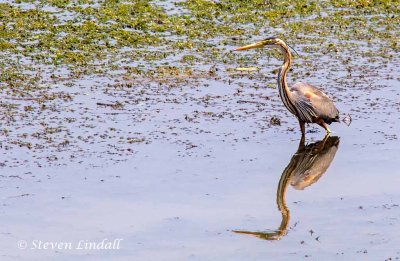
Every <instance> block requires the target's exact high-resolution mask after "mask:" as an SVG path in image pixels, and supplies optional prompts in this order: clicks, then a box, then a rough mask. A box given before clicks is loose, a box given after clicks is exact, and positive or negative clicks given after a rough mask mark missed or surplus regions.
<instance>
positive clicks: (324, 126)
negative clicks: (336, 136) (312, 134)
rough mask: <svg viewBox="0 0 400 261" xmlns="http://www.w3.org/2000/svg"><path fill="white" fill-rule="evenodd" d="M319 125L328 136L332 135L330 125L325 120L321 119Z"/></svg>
mask: <svg viewBox="0 0 400 261" xmlns="http://www.w3.org/2000/svg"><path fill="white" fill-rule="evenodd" d="M317 124H318V125H319V126H321V127H322V128H324V129H325V130H326V134H331V133H332V132H331V130H330V129H329V127H328V124H326V123H325V122H324V120H322V119H320V120H319V121H318V122H317Z"/></svg>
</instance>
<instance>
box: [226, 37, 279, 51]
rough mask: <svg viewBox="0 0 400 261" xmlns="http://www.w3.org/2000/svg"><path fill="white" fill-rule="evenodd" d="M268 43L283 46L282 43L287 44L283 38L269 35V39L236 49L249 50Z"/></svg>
mask: <svg viewBox="0 0 400 261" xmlns="http://www.w3.org/2000/svg"><path fill="white" fill-rule="evenodd" d="M266 45H276V46H282V45H286V44H285V42H284V41H282V40H281V39H279V38H277V37H268V38H267V39H264V40H262V41H259V42H256V43H253V44H248V45H244V46H242V47H239V48H236V49H235V50H234V51H244V50H249V49H254V48H262V47H264V46H266Z"/></svg>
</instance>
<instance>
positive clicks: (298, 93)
mask: <svg viewBox="0 0 400 261" xmlns="http://www.w3.org/2000/svg"><path fill="white" fill-rule="evenodd" d="M264 46H272V47H277V48H279V49H280V50H281V52H282V53H283V57H284V60H283V65H282V67H281V68H280V70H279V73H278V90H279V96H280V97H281V100H282V102H283V104H284V105H285V107H286V108H287V109H288V110H289V111H290V112H291V113H292V114H294V115H295V116H296V117H297V119H298V121H299V124H300V129H301V134H302V136H305V123H316V124H318V125H319V126H321V127H323V128H324V129H325V130H326V132H327V133H328V134H329V133H331V130H330V129H329V127H328V124H331V123H332V122H339V111H338V109H337V108H336V106H335V104H333V101H332V100H331V99H330V98H329V97H328V96H327V95H326V94H325V93H323V92H322V91H320V90H319V89H318V88H316V87H314V86H312V85H310V84H308V83H303V82H298V83H296V84H294V85H293V87H292V88H291V89H289V87H288V84H287V81H286V76H287V73H288V71H289V67H290V64H291V63H292V54H291V53H290V50H289V46H288V45H287V44H286V43H285V42H284V41H282V40H281V39H279V38H277V37H269V38H267V39H265V40H262V41H260V42H256V43H253V44H249V45H245V46H242V47H239V48H237V49H235V50H234V51H244V50H248V49H253V48H262V47H264Z"/></svg>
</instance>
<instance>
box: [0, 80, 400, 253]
mask: <svg viewBox="0 0 400 261" xmlns="http://www.w3.org/2000/svg"><path fill="white" fill-rule="evenodd" d="M201 81H202V80H201ZM328 81H329V79H328ZM89 82H90V81H89ZM206 83H207V85H206V86H196V85H193V86H191V87H186V89H185V94H184V95H182V89H179V88H177V89H165V88H163V87H156V86H158V85H156V84H149V85H147V86H143V88H146V90H147V91H146V93H145V94H144V96H143V97H151V99H147V100H146V99H143V100H138V101H137V102H131V103H130V101H132V96H131V95H133V94H130V93H128V92H126V93H125V94H123V92H122V91H121V92H120V93H119V94H118V95H117V94H116V92H115V93H113V94H110V93H107V94H104V93H103V92H100V91H99V92H98V93H96V91H95V92H94V93H91V94H85V95H81V96H78V97H77V98H76V99H75V100H74V103H75V106H76V108H81V107H82V108H83V107H84V108H86V111H87V113H88V114H89V115H100V117H101V118H100V119H101V120H103V121H101V120H100V121H99V122H100V123H99V124H98V126H97V127H96V128H95V130H92V131H91V133H92V134H93V133H95V132H96V131H98V129H99V128H106V127H113V128H116V129H118V130H119V131H120V132H124V133H125V134H129V133H130V134H132V133H134V134H136V136H135V137H136V138H137V137H139V138H140V137H142V136H143V137H144V138H145V140H146V142H133V143H129V142H121V143H122V145H120V146H122V147H123V146H125V147H126V148H125V149H127V148H131V149H132V151H133V152H132V153H123V156H121V157H120V158H121V159H123V160H121V161H115V162H113V163H112V164H106V161H107V155H108V157H109V158H113V157H114V156H113V155H114V154H113V153H114V151H113V150H111V149H110V150H108V151H107V149H105V147H104V146H103V144H102V143H95V144H90V143H89V144H86V143H83V142H82V144H80V145H79V146H80V149H82V148H86V149H87V151H89V152H88V153H84V154H82V155H84V156H82V157H79V156H78V158H79V160H75V161H71V162H68V160H64V161H63V160H62V157H63V155H64V156H65V158H66V159H67V158H69V157H70V156H71V155H69V154H68V153H73V151H72V152H68V151H62V152H59V154H57V155H58V156H59V158H60V160H61V161H62V162H65V163H64V164H60V165H59V166H57V165H52V166H47V167H39V166H37V165H35V164H33V163H32V162H33V160H30V158H29V157H30V156H29V157H28V156H27V157H25V162H26V163H27V164H20V165H18V166H16V167H8V168H4V169H3V172H2V180H1V200H2V204H1V212H2V215H1V216H0V219H1V223H2V229H1V233H0V242H1V245H2V246H3V247H2V249H1V250H0V251H1V255H2V259H4V260H13V259H14V260H21V259H23V258H24V259H26V260H37V259H40V260H46V259H48V260H50V259H53V258H62V259H65V260H66V259H68V260H71V259H72V260H82V258H84V259H85V260H98V259H99V258H100V257H103V258H110V259H112V260H127V259H129V260H154V259H161V260H188V259H189V260H190V259H192V260H262V259H265V258H266V257H267V258H273V259H274V260H286V259H296V260H297V259H300V258H309V259H313V260H321V259H324V260H331V259H342V260H349V259H358V260H361V259H362V260H365V259H372V260H382V259H387V258H392V259H393V258H396V257H397V258H399V257H400V249H399V247H398V246H399V244H400V237H399V234H398V229H399V227H400V223H399V218H400V208H399V204H400V194H399V192H398V183H399V180H400V178H399V175H400V171H399V169H398V159H399V155H400V146H399V141H398V133H399V131H400V127H399V126H400V125H399V124H398V120H399V115H400V114H399V100H400V99H399V98H400V93H399V91H398V82H397V81H396V80H395V79H392V80H390V79H389V80H385V79H382V80H380V81H379V85H377V84H375V85H374V86H375V87H376V88H375V89H374V90H371V88H372V87H371V88H369V89H368V88H362V86H361V85H357V86H355V88H354V89H347V90H346V91H343V92H341V93H340V92H339V93H337V94H335V95H336V98H337V99H338V100H340V102H337V103H338V107H339V108H340V110H341V111H342V112H345V113H350V114H351V116H352V118H353V121H352V123H351V125H350V126H346V125H345V124H333V125H332V126H331V127H332V130H333V131H334V132H333V134H332V136H337V137H339V140H340V141H338V142H337V143H336V144H335V145H334V146H335V149H334V153H333V154H332V151H331V152H329V153H331V154H330V156H328V157H325V158H324V159H323V161H324V162H325V163H324V164H327V165H326V166H325V167H324V166H322V167H321V166H319V169H320V170H319V171H320V172H319V173H318V171H316V172H315V171H314V172H313V170H312V169H311V167H312V166H315V165H317V164H314V165H313V164H311V167H310V165H308V166H309V167H306V168H305V169H304V171H303V176H301V175H300V176H299V174H298V175H297V176H296V175H294V174H293V173H292V174H290V175H288V176H287V177H286V178H287V179H286V185H285V188H284V190H282V187H281V188H279V184H280V181H281V182H282V177H283V176H284V175H285V173H286V174H287V169H288V167H289V166H290V165H291V164H292V163H293V159H294V158H296V157H297V156H298V154H299V153H300V154H301V152H299V151H298V148H299V140H300V134H299V130H298V129H297V123H296V121H295V120H294V119H293V117H292V116H291V115H289V114H288V113H287V112H286V111H285V110H284V108H282V106H281V105H280V101H279V97H278V96H277V90H276V89H268V88H263V89H254V85H258V84H260V85H261V84H262V81H261V80H258V79H254V80H251V79H249V78H248V76H247V75H244V76H240V75H239V76H237V77H236V78H235V80H234V81H233V82H230V83H227V82H225V81H222V80H213V81H207V82H206ZM80 84H81V85H82V86H83V85H85V84H87V82H81V83H80ZM238 85H241V86H242V87H240V88H241V90H242V92H241V93H240V95H237V94H236V93H237V88H238ZM327 92H328V93H329V92H333V90H331V91H329V89H327ZM79 97H81V98H79ZM111 97H114V98H115V97H116V98H115V99H114V100H113V99H112V98H111ZM266 97H268V98H266ZM349 97H353V98H352V99H356V100H357V104H356V105H354V104H353V103H354V101H352V100H351V99H350V98H349ZM99 101H100V102H109V103H113V102H115V101H123V102H125V107H124V108H123V109H116V110H114V109H110V108H107V107H106V108H104V106H103V107H102V106H98V105H96V102H99ZM371 101H373V102H374V103H373V105H371ZM271 116H277V117H279V119H280V121H281V125H273V124H271V122H270V118H271ZM82 120H83V119H82ZM78 122H79V120H78ZM307 130H308V133H307V140H306V144H311V146H312V144H313V143H315V142H318V141H322V140H323V138H324V132H323V131H322V130H321V129H318V128H317V127H314V126H309V127H308V128H307ZM85 131H87V130H86V129H84V128H83V130H82V129H79V128H77V129H76V130H74V134H73V135H76V136H79V135H83V134H82V133H85ZM81 132H82V133H81ZM89 136H90V135H89ZM113 139H115V137H114V138H113V136H112V135H110V140H113ZM109 143H111V142H109ZM116 144H117V145H118V144H119V143H118V142H116ZM319 144H321V143H319ZM323 146H328V148H327V149H328V150H329V149H330V148H332V145H323ZM323 146H322V149H320V150H319V149H315V150H311V152H310V151H308V152H304V151H303V153H305V154H306V156H307V155H308V156H307V157H310V155H311V157H314V156H317V157H318V156H320V155H322V154H324V153H325V152H324V151H323ZM106 147H107V146H106ZM102 149H104V150H105V151H107V153H105V154H101V153H100V154H96V153H98V151H101V150H102ZM121 150H124V149H121ZM96 151H97V152H96ZM124 151H125V150H124ZM13 153H14V154H15V155H19V157H20V158H24V157H23V156H21V154H23V153H24V150H23V149H22V148H21V149H20V150H18V149H14V150H13ZM19 153H21V154H19ZM54 153H55V152H54ZM307 153H308V154H307ZM93 155H95V156H93ZM92 156H93V157H92ZM297 158H298V157H297ZM314 158H315V157H314ZM85 162H86V163H87V162H90V164H86V163H85ZM314 162H315V161H314ZM326 162H327V163H326ZM296 164H297V163H296ZM292 165H293V164H292ZM297 165H298V164H297ZM320 165H321V164H320ZM307 170H308V172H307ZM300 172H301V171H300ZM307 173H311V174H307ZM314 173H317V174H316V175H317V177H316V178H314V177H313V176H312V175H314ZM296 180H297V182H300V183H301V182H303V183H304V184H303V185H301V186H296ZM299 188H300V189H299ZM301 188H303V189H301ZM280 189H281V190H280ZM279 191H281V194H280V192H279ZM282 191H284V192H283V194H282ZM277 197H278V205H277ZM282 199H283V200H284V201H285V211H286V212H285V213H286V215H282V214H281V212H280V210H281V211H282V206H279V201H280V200H282ZM278 207H280V210H279V209H278ZM284 216H285V218H286V221H285V222H286V226H285V227H280V225H281V224H282V218H283V217H284ZM234 231H242V232H243V231H246V232H247V233H248V234H243V233H235V232H234ZM250 232H251V233H255V234H256V235H259V237H261V238H266V237H267V236H265V235H268V234H271V233H279V234H280V235H279V237H275V238H272V239H279V240H264V239H260V238H259V237H257V236H254V234H253V235H251V233H250ZM260 235H261V236H260ZM105 239H106V240H109V241H113V240H115V239H122V241H121V243H120V247H119V249H113V250H93V249H79V246H78V245H79V242H81V241H82V240H83V241H84V242H102V240H105ZM269 239H271V238H269ZM20 240H25V241H24V242H26V245H25V246H26V249H19V248H18V243H19V242H20ZM39 241H41V242H42V243H43V245H42V248H43V246H44V244H45V243H46V242H47V243H48V242H52V243H57V242H58V243H63V242H64V243H68V244H71V247H69V248H68V249H52V247H51V245H49V244H47V249H38V248H40V247H38V242H39ZM64 246H65V245H64ZM67 247H68V245H67ZM49 248H50V249H49Z"/></svg>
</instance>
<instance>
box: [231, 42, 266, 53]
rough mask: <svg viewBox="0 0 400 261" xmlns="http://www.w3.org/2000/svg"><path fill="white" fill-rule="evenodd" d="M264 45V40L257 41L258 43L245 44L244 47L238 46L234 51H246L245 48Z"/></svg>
mask: <svg viewBox="0 0 400 261" xmlns="http://www.w3.org/2000/svg"><path fill="white" fill-rule="evenodd" d="M264 45H265V44H264V43H263V42H257V43H253V44H248V45H244V46H242V47H239V48H236V49H235V50H233V51H244V50H249V49H254V48H261V47H263V46H264Z"/></svg>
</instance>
